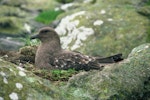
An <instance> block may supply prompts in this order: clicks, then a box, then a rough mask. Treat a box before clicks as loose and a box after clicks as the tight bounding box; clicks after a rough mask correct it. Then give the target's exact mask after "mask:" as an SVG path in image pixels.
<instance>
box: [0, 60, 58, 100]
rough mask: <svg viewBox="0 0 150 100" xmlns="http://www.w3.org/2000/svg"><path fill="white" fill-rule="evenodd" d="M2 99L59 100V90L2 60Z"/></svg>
mask: <svg viewBox="0 0 150 100" xmlns="http://www.w3.org/2000/svg"><path fill="white" fill-rule="evenodd" d="M0 85H1V91H0V98H1V99H2V100H3V99H4V100H9V99H12V100H14V99H15V100H20V99H22V100H42V99H43V98H44V100H50V99H54V98H55V100H56V99H57V100H59V99H58V98H59V93H58V92H57V91H58V89H57V88H55V86H53V85H52V84H51V83H50V81H48V80H44V79H41V78H39V77H37V76H35V75H34V74H32V73H31V72H28V71H26V70H24V69H23V68H22V67H20V66H16V65H13V64H11V63H9V62H6V61H3V60H1V59H0Z"/></svg>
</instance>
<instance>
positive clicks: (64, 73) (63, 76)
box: [51, 69, 77, 81]
mask: <svg viewBox="0 0 150 100" xmlns="http://www.w3.org/2000/svg"><path fill="white" fill-rule="evenodd" d="M75 73H77V71H75V70H74V69H69V70H52V71H51V74H52V77H51V78H52V80H62V81H67V80H68V79H69V77H71V76H72V75H73V74H75Z"/></svg>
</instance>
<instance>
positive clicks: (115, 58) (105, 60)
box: [96, 54, 123, 63]
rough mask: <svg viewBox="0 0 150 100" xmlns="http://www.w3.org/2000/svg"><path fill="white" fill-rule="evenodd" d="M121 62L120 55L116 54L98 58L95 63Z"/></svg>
mask: <svg viewBox="0 0 150 100" xmlns="http://www.w3.org/2000/svg"><path fill="white" fill-rule="evenodd" d="M121 60H123V58H122V54H116V55H113V56H109V57H105V58H100V57H97V58H96V61H98V62H99V63H116V62H119V61H121Z"/></svg>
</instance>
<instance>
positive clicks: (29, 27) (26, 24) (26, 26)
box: [24, 23, 31, 34]
mask: <svg viewBox="0 0 150 100" xmlns="http://www.w3.org/2000/svg"><path fill="white" fill-rule="evenodd" d="M24 29H25V30H26V31H27V32H28V33H29V34H30V33H31V26H30V25H29V24H28V23H25V24H24Z"/></svg>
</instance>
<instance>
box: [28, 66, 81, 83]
mask: <svg viewBox="0 0 150 100" xmlns="http://www.w3.org/2000/svg"><path fill="white" fill-rule="evenodd" d="M25 69H26V70H28V71H31V72H33V73H34V74H35V75H37V76H39V77H42V78H45V79H48V80H51V81H68V79H69V77H71V76H72V75H74V74H77V73H79V72H80V71H76V70H74V69H68V70H59V69H54V70H47V69H38V68H35V66H29V65H26V66H25Z"/></svg>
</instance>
